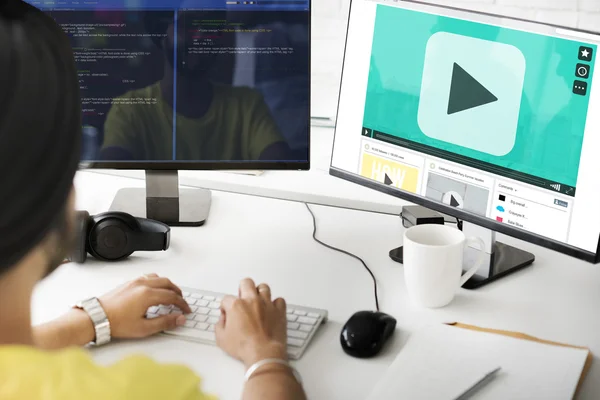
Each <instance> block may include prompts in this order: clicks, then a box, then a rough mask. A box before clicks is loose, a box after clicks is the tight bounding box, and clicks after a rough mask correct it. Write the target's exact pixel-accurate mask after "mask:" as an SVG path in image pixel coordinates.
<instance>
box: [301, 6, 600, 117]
mask: <svg viewBox="0 0 600 400" xmlns="http://www.w3.org/2000/svg"><path fill="white" fill-rule="evenodd" d="M388 1H396V0H388ZM429 2H431V3H437V4H443V5H450V6H454V7H460V8H466V9H473V10H477V11H483V12H490V13H494V14H501V15H508V16H518V17H519V18H525V19H531V20H536V21H541V22H548V23H552V24H556V25H563V26H569V27H579V28H581V29H585V30H590V31H600V0H429ZM312 3H313V6H312V10H313V12H312V16H313V19H312V35H313V48H312V93H313V96H312V109H313V115H317V116H328V117H329V116H334V115H335V111H336V107H337V96H338V91H339V83H340V75H341V66H342V59H343V52H344V41H345V35H346V22H347V20H348V9H349V4H350V1H349V0H312Z"/></svg>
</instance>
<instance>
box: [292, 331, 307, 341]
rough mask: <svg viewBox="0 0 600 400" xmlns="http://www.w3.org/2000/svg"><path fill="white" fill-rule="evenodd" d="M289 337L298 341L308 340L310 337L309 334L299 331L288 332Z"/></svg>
mask: <svg viewBox="0 0 600 400" xmlns="http://www.w3.org/2000/svg"><path fill="white" fill-rule="evenodd" d="M287 335H288V337H291V338H296V339H306V338H307V337H308V333H306V332H299V331H290V330H288V331H287Z"/></svg>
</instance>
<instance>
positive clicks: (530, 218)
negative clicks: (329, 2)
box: [332, 1, 600, 252]
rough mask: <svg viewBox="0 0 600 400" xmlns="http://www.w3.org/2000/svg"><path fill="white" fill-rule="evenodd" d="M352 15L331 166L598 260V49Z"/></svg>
mask: <svg viewBox="0 0 600 400" xmlns="http://www.w3.org/2000/svg"><path fill="white" fill-rule="evenodd" d="M352 8H353V10H352V14H351V18H350V26H349V33H348V43H347V51H346V60H345V63H344V75H343V82H342V91H341V98H340V107H339V115H338V127H337V129H336V139H335V144H334V155H333V161H332V167H334V168H339V169H342V170H344V171H348V172H352V173H355V174H358V175H361V176H363V177H365V178H368V179H373V180H376V181H378V182H380V183H381V184H383V185H387V186H391V187H395V188H397V189H400V190H404V191H408V192H410V193H413V194H418V195H422V196H425V197H427V198H429V199H431V200H435V201H439V202H442V203H445V204H447V205H449V206H452V207H457V208H460V209H463V210H465V211H469V212H472V213H474V214H477V215H480V216H486V217H489V218H492V219H493V220H495V221H497V222H498V223H503V224H509V225H511V226H513V227H515V228H520V229H524V230H528V231H530V232H533V233H536V234H539V235H542V236H546V237H549V238H551V239H554V240H557V241H561V242H564V243H568V244H571V245H573V246H576V247H580V248H582V249H585V250H588V251H592V252H596V248H597V246H598V237H599V233H600V212H597V211H595V210H596V209H597V208H598V207H597V204H600V181H598V180H597V178H596V177H597V171H598V163H597V162H596V159H595V155H594V154H597V151H598V150H600V140H598V139H596V138H595V137H594V133H596V134H597V132H599V131H600V120H599V119H598V117H596V116H595V115H594V114H593V112H591V110H593V109H594V108H595V109H598V107H599V106H600V97H599V92H600V91H594V84H595V83H596V81H597V80H598V79H597V77H596V76H595V61H596V56H597V43H598V40H600V37H596V40H595V41H594V40H592V41H590V40H585V39H581V38H579V37H568V36H566V35H559V34H557V33H556V31H555V29H553V30H551V31H550V27H546V26H540V25H539V24H534V23H526V22H520V21H513V22H512V24H511V23H508V22H506V21H507V20H505V19H501V18H497V17H490V16H478V15H477V14H473V13H466V12H461V11H456V10H448V9H441V8H439V7H434V6H426V5H410V3H406V4H405V5H383V4H377V3H374V2H367V1H358V2H355V4H353V7H352ZM358 29H361V30H362V32H363V34H362V36H361V35H359V34H358ZM365 32H368V33H367V34H365ZM597 84H600V83H597ZM594 106H595V107H594ZM596 136H597V135H596ZM591 207H593V209H592V210H591V212H592V213H591V214H590V212H589V211H590V208H591ZM592 222H593V223H594V224H592Z"/></svg>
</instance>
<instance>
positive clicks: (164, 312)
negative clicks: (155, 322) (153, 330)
mask: <svg viewBox="0 0 600 400" xmlns="http://www.w3.org/2000/svg"><path fill="white" fill-rule="evenodd" d="M170 312H171V306H160V307H158V315H167V314H168V313H170Z"/></svg>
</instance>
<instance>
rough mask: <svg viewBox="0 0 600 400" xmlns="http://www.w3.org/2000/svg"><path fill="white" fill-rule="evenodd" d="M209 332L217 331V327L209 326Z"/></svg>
mask: <svg viewBox="0 0 600 400" xmlns="http://www.w3.org/2000/svg"><path fill="white" fill-rule="evenodd" d="M207 331H209V332H214V331H215V326H214V325H209V326H208V329H207Z"/></svg>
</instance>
